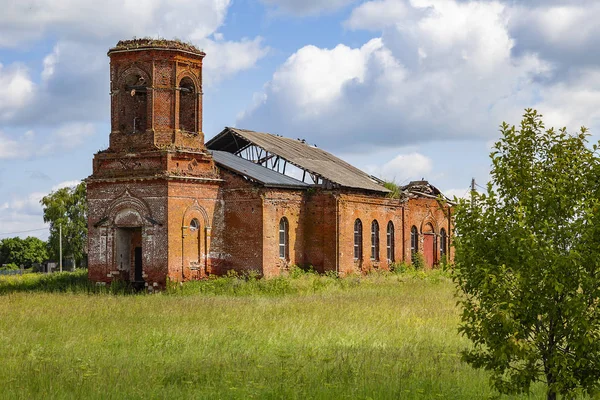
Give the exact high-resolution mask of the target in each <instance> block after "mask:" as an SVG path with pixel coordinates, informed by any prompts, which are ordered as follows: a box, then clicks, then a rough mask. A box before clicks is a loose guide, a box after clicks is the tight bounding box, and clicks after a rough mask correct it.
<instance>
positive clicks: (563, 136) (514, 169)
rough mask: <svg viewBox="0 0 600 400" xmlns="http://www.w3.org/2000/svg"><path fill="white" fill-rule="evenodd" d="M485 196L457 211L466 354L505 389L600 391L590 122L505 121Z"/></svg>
mask: <svg viewBox="0 0 600 400" xmlns="http://www.w3.org/2000/svg"><path fill="white" fill-rule="evenodd" d="M501 133H502V138H501V139H500V141H499V142H497V143H496V144H495V146H494V150H493V152H492V154H491V160H492V172H491V182H490V183H489V184H488V185H487V193H485V194H477V193H474V194H473V198H472V201H471V200H462V201H460V202H459V205H458V207H457V208H456V210H455V228H456V236H457V237H456V239H455V241H454V245H455V246H456V258H455V269H454V279H455V281H456V283H457V285H458V288H459V302H460V304H461V305H462V316H461V318H462V323H461V327H460V331H461V332H462V333H463V334H464V335H466V336H467V337H468V338H469V339H470V340H471V341H472V342H473V345H474V346H473V348H472V349H470V350H466V351H465V352H464V353H463V357H464V359H465V360H466V361H467V362H468V363H470V364H471V365H473V366H474V367H477V368H485V369H486V370H488V371H490V372H491V381H492V383H493V385H494V386H495V388H496V389H497V390H499V391H500V392H501V393H519V392H526V391H528V390H529V388H530V385H531V384H532V383H534V382H540V381H541V382H545V383H546V384H547V398H548V399H556V397H557V395H558V394H561V395H564V396H573V395H574V394H575V393H577V391H581V390H583V391H586V392H588V393H589V394H591V393H593V392H595V391H597V390H598V381H599V379H600V308H599V307H598V305H599V304H600V246H599V245H598V243H600V196H599V195H600V193H599V184H598V183H599V178H600V169H599V160H598V155H597V149H598V146H597V145H593V146H592V147H591V148H590V147H589V145H588V141H587V136H588V135H587V133H586V129H585V128H581V130H580V132H578V133H577V134H575V135H570V134H568V133H567V132H566V129H564V128H563V129H560V130H554V129H548V130H546V129H545V127H544V125H543V123H542V119H541V115H540V114H538V113H537V112H536V111H535V110H531V109H527V110H526V112H525V114H524V117H523V120H522V122H521V125H520V127H519V128H518V129H517V128H515V127H514V126H509V125H507V124H506V123H503V124H502V125H501Z"/></svg>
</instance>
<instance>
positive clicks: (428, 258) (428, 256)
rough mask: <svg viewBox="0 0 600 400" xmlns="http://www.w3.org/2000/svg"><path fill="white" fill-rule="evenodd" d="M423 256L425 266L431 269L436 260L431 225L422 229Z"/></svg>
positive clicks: (433, 232) (433, 234)
mask: <svg viewBox="0 0 600 400" xmlns="http://www.w3.org/2000/svg"><path fill="white" fill-rule="evenodd" d="M423 256H424V257H425V263H426V264H427V266H428V267H429V268H433V266H434V264H435V263H436V261H437V260H436V240H435V231H434V230H433V226H432V225H431V224H427V225H425V227H424V228H423Z"/></svg>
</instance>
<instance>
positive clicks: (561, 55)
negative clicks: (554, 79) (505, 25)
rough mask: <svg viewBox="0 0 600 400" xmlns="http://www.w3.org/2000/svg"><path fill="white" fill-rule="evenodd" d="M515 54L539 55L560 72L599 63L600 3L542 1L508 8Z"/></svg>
mask: <svg viewBox="0 0 600 400" xmlns="http://www.w3.org/2000/svg"><path fill="white" fill-rule="evenodd" d="M507 14H508V16H509V29H510V31H511V33H512V34H513V36H514V37H516V38H517V39H516V43H515V48H514V51H515V53H517V54H520V53H523V52H536V53H538V54H539V55H540V56H541V57H543V58H545V59H547V60H549V61H551V62H552V63H553V64H554V65H555V67H556V68H557V69H558V70H559V72H569V70H570V69H572V67H573V66H589V65H596V66H597V65H598V63H599V62H600V42H598V40H597V38H598V36H600V26H599V25H598V23H597V21H598V18H599V17H600V4H598V2H595V1H572V2H568V3H565V2H560V3H557V2H539V3H537V4H527V5H514V6H511V7H509V8H508V9H507Z"/></svg>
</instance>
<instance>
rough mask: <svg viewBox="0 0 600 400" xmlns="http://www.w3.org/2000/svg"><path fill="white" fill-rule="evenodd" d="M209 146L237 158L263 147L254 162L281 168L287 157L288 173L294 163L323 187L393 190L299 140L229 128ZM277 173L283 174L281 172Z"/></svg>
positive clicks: (211, 141)
mask: <svg viewBox="0 0 600 400" xmlns="http://www.w3.org/2000/svg"><path fill="white" fill-rule="evenodd" d="M206 147H207V148H208V149H210V150H217V151H222V152H227V153H231V154H235V155H236V157H238V156H239V157H242V153H244V152H245V151H246V154H248V151H247V150H248V149H250V148H254V147H255V148H258V149H260V152H255V153H253V154H255V157H252V159H250V161H251V162H253V163H256V164H259V165H263V166H267V165H268V163H269V161H271V166H272V167H274V166H277V168H278V171H279V161H280V160H283V162H284V167H283V173H284V174H285V163H290V164H291V165H294V166H295V167H297V168H299V169H301V170H303V171H304V174H306V173H308V174H309V175H310V177H311V178H312V180H313V182H314V183H315V184H317V185H322V186H323V187H327V188H334V187H344V188H351V189H361V190H368V191H372V192H380V193H388V192H389V190H388V189H386V188H385V187H384V186H383V182H382V181H381V180H379V179H377V178H375V177H373V176H370V175H369V174H367V173H365V172H363V171H361V170H360V169H358V168H356V167H354V166H352V165H350V164H348V163H347V162H345V161H343V160H341V159H339V158H337V157H335V156H334V155H332V154H330V153H328V152H326V151H325V150H322V149H319V148H317V147H316V146H310V145H308V144H306V143H305V142H304V141H303V140H299V139H290V138H285V137H281V136H277V135H272V134H270V133H263V132H254V131H249V130H245V129H239V128H230V127H227V128H225V129H224V130H223V131H222V132H221V133H219V134H218V135H217V136H215V137H214V138H212V139H211V140H209V141H208V142H207V143H206ZM263 152H264V153H263ZM217 157H219V156H217ZM247 158H249V157H247ZM223 159H224V158H223ZM228 160H229V161H231V160H232V159H228ZM217 162H218V161H217ZM276 173H277V174H280V172H276ZM303 180H304V179H303ZM298 182H300V181H298ZM300 183H302V182H300Z"/></svg>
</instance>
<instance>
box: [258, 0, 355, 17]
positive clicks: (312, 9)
mask: <svg viewBox="0 0 600 400" xmlns="http://www.w3.org/2000/svg"><path fill="white" fill-rule="evenodd" d="M357 1H358V0H327V1H323V0H261V2H262V3H264V4H266V5H267V6H272V7H275V9H276V10H277V11H278V12H283V13H288V14H294V15H298V16H306V15H318V14H324V13H330V12H333V11H337V10H339V9H340V8H343V7H345V6H347V5H349V4H352V3H355V2H357Z"/></svg>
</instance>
